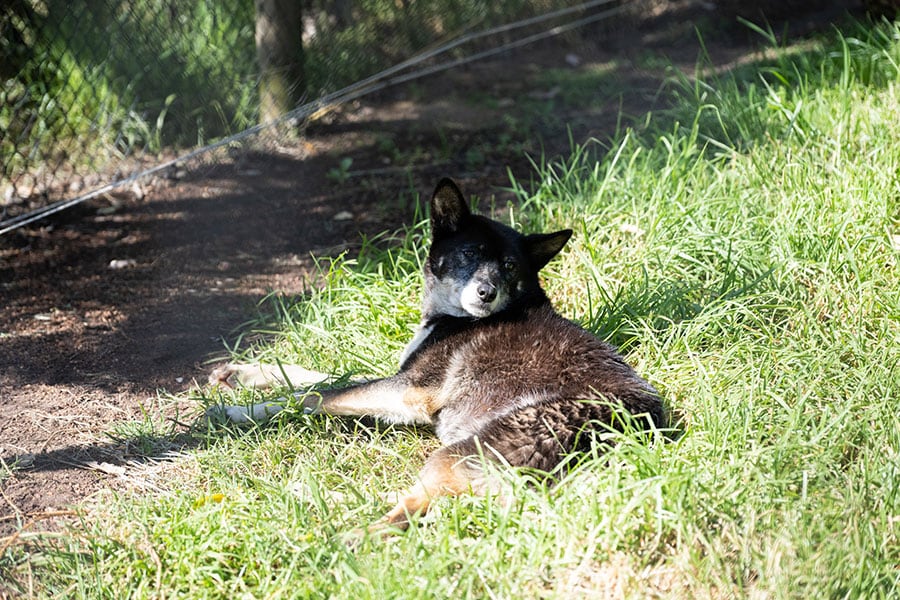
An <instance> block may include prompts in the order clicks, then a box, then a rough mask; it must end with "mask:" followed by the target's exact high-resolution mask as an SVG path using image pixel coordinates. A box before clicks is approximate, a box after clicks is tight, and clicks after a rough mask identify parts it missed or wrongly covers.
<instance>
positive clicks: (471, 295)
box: [459, 280, 504, 319]
mask: <svg viewBox="0 0 900 600" xmlns="http://www.w3.org/2000/svg"><path fill="white" fill-rule="evenodd" d="M503 299H504V296H503V293H502V292H499V293H498V294H497V297H496V298H494V301H493V302H491V303H489V304H485V303H484V302H482V301H481V298H479V297H478V283H476V282H475V281H474V280H473V281H470V282H469V283H467V284H466V286H465V287H464V288H463V290H462V293H460V295H459V304H460V306H462V309H463V310H464V311H466V313H468V314H469V315H470V316H473V317H477V318H479V319H481V318H484V317H487V316H490V315H492V314H494V313H495V312H496V311H497V309H498V308H499V307H500V305H501V303H502V302H503Z"/></svg>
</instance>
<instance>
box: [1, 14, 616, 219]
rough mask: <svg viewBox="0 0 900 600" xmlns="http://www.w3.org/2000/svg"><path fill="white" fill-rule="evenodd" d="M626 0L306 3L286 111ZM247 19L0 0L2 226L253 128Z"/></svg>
mask: <svg viewBox="0 0 900 600" xmlns="http://www.w3.org/2000/svg"><path fill="white" fill-rule="evenodd" d="M633 3H634V0H632V1H631V2H628V1H627V0H626V1H624V2H622V1H614V0H592V1H588V2H582V3H571V2H559V1H556V2H554V1H553V0H503V1H500V2H487V1H481V0H468V1H465V0H464V1H461V2H459V1H454V2H451V1H450V0H432V1H430V2H424V1H419V2H414V1H412V0H397V1H395V2H385V1H384V0H369V1H365V0H362V1H358V2H353V3H351V2H348V1H346V0H323V1H321V2H314V1H307V2H304V3H303V5H302V12H303V20H302V32H301V34H302V39H303V44H304V47H305V53H304V57H305V58H304V63H305V64H304V76H305V78H306V94H307V98H313V99H314V100H313V101H311V102H307V103H306V104H303V105H302V106H300V107H298V109H296V110H295V111H292V113H291V114H290V115H287V116H288V117H289V118H291V119H293V122H294V123H296V122H297V121H302V120H305V119H306V118H307V117H309V115H311V114H312V113H314V112H315V111H316V109H318V108H320V107H321V106H323V105H324V104H327V103H329V102H341V101H346V100H348V99H352V98H356V97H359V96H361V95H363V94H366V93H370V92H372V91H373V90H377V89H381V88H383V87H386V86H388V85H394V84H397V83H400V82H405V81H410V80H412V79H416V78H419V77H423V76H425V75H427V74H431V73H434V72H438V71H440V70H444V69H447V68H451V67H453V66H457V65H459V64H462V63H464V62H468V61H471V60H477V59H478V58H482V57H485V56H489V55H491V54H493V53H496V52H499V51H502V50H505V49H508V48H512V47H516V46H519V45H523V44H526V43H531V42H533V41H536V40H538V39H544V38H546V37H548V36H552V35H558V34H559V33H562V32H565V31H569V30H571V29H574V28H577V27H580V26H583V25H584V24H586V23H590V22H596V21H599V20H603V19H606V18H608V17H610V16H612V15H613V14H616V13H618V12H620V11H621V10H622V9H623V7H625V6H627V5H630V4H633ZM511 16H515V18H517V19H518V20H516V21H514V22H511V23H510V21H511V20H512V19H511ZM254 19H255V15H254V7H253V3H252V2H250V1H249V0H94V1H92V2H86V1H85V0H82V1H81V2H77V1H76V2H69V1H68V0H12V2H11V3H7V4H5V5H4V7H2V8H0V77H2V80H3V86H2V90H0V177H2V186H0V192H2V194H3V196H2V198H0V233H3V232H5V231H9V230H10V229H11V228H14V227H18V226H21V225H22V224H23V223H25V222H31V220H35V219H37V218H42V217H43V216H46V215H47V214H51V213H52V212H55V211H56V210H61V209H62V208H65V207H67V206H69V205H71V204H73V203H76V202H79V201H81V200H83V199H86V198H89V197H92V196H94V195H96V194H97V193H102V192H103V191H104V190H107V189H109V188H110V187H113V186H117V185H119V184H121V183H123V182H128V181H130V180H133V179H134V178H136V177H138V176H142V175H144V174H146V173H148V172H153V171H158V170H160V169H162V168H165V167H167V166H169V165H170V164H172V163H174V162H175V160H176V159H179V158H184V157H185V156H186V155H192V154H196V152H197V149H206V148H212V147H217V146H221V145H222V144H225V143H228V142H229V141H232V140H234V139H238V138H242V137H247V136H249V135H253V134H255V133H257V132H258V131H260V130H261V129H262V128H261V127H259V126H256V125H255V123H256V122H257V120H258V89H257V84H258V69H257V64H256V48H255V39H254ZM498 23H505V24H503V25H498ZM463 45H465V46H466V48H467V51H465V52H464V51H462V50H461V49H460V47H461V46H463ZM385 65H394V66H393V67H390V68H387V69H384V68H383V67H384V66H385ZM379 69H382V70H379ZM350 82H353V83H351V84H350V85H348V83H350ZM235 132H239V133H235ZM217 140H218V142H217ZM192 149H194V151H193V152H192ZM91 190H93V192H91Z"/></svg>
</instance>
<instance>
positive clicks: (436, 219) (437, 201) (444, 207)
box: [431, 177, 472, 236]
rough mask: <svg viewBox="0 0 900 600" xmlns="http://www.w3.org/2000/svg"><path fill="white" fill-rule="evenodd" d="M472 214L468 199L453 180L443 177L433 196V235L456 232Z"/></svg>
mask: <svg viewBox="0 0 900 600" xmlns="http://www.w3.org/2000/svg"><path fill="white" fill-rule="evenodd" d="M471 214H472V213H471V212H470V211H469V207H468V205H466V199H465V198H463V195H462V192H460V191H459V188H458V187H456V184H455V183H453V180H452V179H449V178H447V177H445V178H443V179H441V181H440V182H439V183H438V185H437V188H435V190H434V195H433V196H432V197H431V234H432V236H439V235H442V234H451V233H456V232H457V231H459V228H460V226H461V225H462V222H463V221H464V220H465V219H466V218H467V217H468V216H469V215H471Z"/></svg>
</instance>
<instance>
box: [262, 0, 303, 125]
mask: <svg viewBox="0 0 900 600" xmlns="http://www.w3.org/2000/svg"><path fill="white" fill-rule="evenodd" d="M302 31H303V22H302V12H301V8H300V0H256V56H257V60H258V61H259V120H260V123H266V122H269V121H272V120H273V119H276V118H278V117H280V116H281V115H283V114H284V113H286V112H288V111H289V110H291V109H292V108H294V107H295V106H296V105H297V104H298V103H299V101H300V99H301V98H302V96H303V92H304V87H305V81H304V75H303V38H302V37H301V36H302Z"/></svg>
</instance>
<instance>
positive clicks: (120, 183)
mask: <svg viewBox="0 0 900 600" xmlns="http://www.w3.org/2000/svg"><path fill="white" fill-rule="evenodd" d="M615 1H616V0H591V1H589V2H584V3H582V4H579V5H577V6H573V7H567V8H564V9H559V10H555V11H550V12H547V13H544V14H541V15H537V16H534V17H530V18H527V19H522V20H519V21H515V22H513V23H508V24H505V25H501V26H497V27H492V28H489V29H485V30H482V31H479V32H475V33H469V34H464V35H462V36H459V37H457V38H456V39H454V40H452V41H450V42H447V43H445V44H442V45H440V46H438V47H437V48H434V49H432V50H428V51H426V52H423V53H420V54H418V55H416V56H414V57H412V58H410V59H408V60H406V61H403V62H401V63H399V64H397V65H394V66H392V67H389V68H387V69H384V70H382V71H380V72H378V73H377V74H375V75H372V76H370V77H367V78H364V79H362V80H360V81H357V82H355V83H353V84H351V85H349V86H346V87H344V88H342V89H340V90H337V91H335V92H332V93H330V94H326V95H324V96H322V97H321V98H318V99H316V100H314V101H312V102H308V103H305V104H303V105H301V106H299V107H297V108H296V109H294V110H292V111H290V112H288V113H286V114H284V115H282V116H281V117H279V118H278V119H275V120H273V121H270V122H267V123H263V124H259V125H255V126H253V127H249V128H247V129H244V130H243V131H240V132H238V133H236V134H233V135H229V136H227V137H224V138H222V139H220V140H218V141H216V142H214V143H211V144H208V145H205V146H202V147H199V148H196V149H194V150H192V151H190V152H187V153H185V154H182V155H180V156H178V157H176V158H173V159H171V160H167V161H164V162H162V163H159V164H157V165H155V166H153V167H151V168H148V169H145V170H142V171H139V172H137V173H134V174H132V175H130V176H128V177H125V178H122V179H119V180H116V181H114V182H111V183H108V184H106V185H104V186H102V187H100V188H97V189H95V190H92V191H90V192H88V193H85V194H82V195H80V196H78V197H76V198H72V199H68V200H61V201H58V202H55V203H52V204H50V205H48V206H45V207H42V208H39V209H36V210H34V211H31V212H28V213H25V214H22V215H18V216H16V217H13V218H10V219H7V220H6V221H2V222H0V236H2V235H4V234H6V233H9V232H11V231H14V230H16V229H19V228H21V227H24V226H25V225H28V224H30V223H34V222H35V221H38V220H41V219H44V218H46V217H49V216H50V215H53V214H56V213H59V212H61V211H64V210H66V209H69V208H71V207H73V206H76V205H78V204H81V203H83V202H87V201H88V200H91V199H93V198H96V197H98V196H102V195H103V194H107V193H109V192H112V191H114V190H116V189H119V188H122V187H125V186H127V185H130V184H133V183H135V182H137V181H138V180H140V179H143V178H145V177H148V176H150V175H153V174H156V173H159V172H161V171H165V170H166V169H169V168H171V167H173V166H175V165H178V164H180V163H184V162H187V161H190V160H192V159H194V158H197V157H199V156H201V155H204V154H207V153H209V152H212V151H214V150H216V149H219V148H222V147H225V146H228V145H230V144H234V143H236V142H240V141H241V140H244V139H246V138H248V137H251V136H254V135H257V134H259V133H261V132H263V131H265V130H267V129H271V128H275V127H277V126H279V125H281V124H284V123H287V122H292V121H301V120H305V119H307V118H309V117H310V116H311V115H313V114H315V113H316V112H318V111H320V110H322V109H324V108H326V107H328V106H332V105H339V104H343V103H346V102H349V101H352V100H355V99H358V98H360V97H362V96H365V95H367V94H371V93H373V92H376V91H379V90H383V89H385V88H388V87H391V86H394V85H398V84H401V83H406V82H409V81H413V80H415V79H420V78H422V77H427V76H429V75H434V74H436V73H440V72H443V71H446V70H449V69H452V68H455V67H458V66H461V65H465V64H468V63H472V62H475V61H478V60H482V59H485V58H488V57H491V56H496V55H498V54H501V53H503V52H506V51H508V50H512V49H514V48H519V47H522V46H525V45H528V44H532V43H534V42H537V41H540V40H543V39H547V38H550V37H553V36H557V35H560V34H562V33H565V32H567V31H572V30H574V29H577V28H579V27H583V26H585V25H588V24H590V23H595V22H598V21H602V20H605V19H608V18H610V17H612V16H614V15H617V14H620V13H622V12H624V11H625V9H626V8H627V7H628V6H629V5H630V4H633V3H634V2H636V1H637V0H624V1H622V2H620V3H619V4H618V5H617V6H616V7H615V8H611V9H608V10H604V11H600V12H598V13H595V14H593V15H589V16H586V17H582V18H579V19H575V20H572V21H569V22H567V23H563V24H561V25H557V26H554V27H551V28H549V29H546V30H544V31H540V32H538V33H535V34H532V35H529V36H526V37H523V38H520V39H517V40H513V41H510V42H507V43H505V44H503V45H501V46H498V47H496V48H490V49H487V50H483V51H480V52H476V53H474V54H472V55H470V56H465V57H460V58H458V59H454V60H450V61H447V62H443V63H438V64H435V65H431V66H427V67H425V68H422V69H418V70H415V71H412V72H410V73H406V74H403V75H396V76H394V75H395V74H397V73H400V72H401V71H403V70H405V69H408V68H411V67H414V66H416V65H419V64H421V63H423V62H424V61H426V60H428V59H431V58H435V57H437V56H440V55H442V54H446V53H447V52H449V51H450V50H452V49H454V48H457V47H459V46H461V45H463V44H466V43H470V42H472V41H474V40H478V39H481V38H484V37H488V36H492V35H497V34H499V33H505V32H509V31H513V30H515V29H520V28H523V27H526V26H529V25H534V24H537V23H542V22H544V21H548V20H551V19H554V18H558V17H560V16H565V15H570V14H572V13H575V12H581V11H584V10H589V9H591V8H596V7H599V6H603V5H606V4H611V3H613V2H615Z"/></svg>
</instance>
